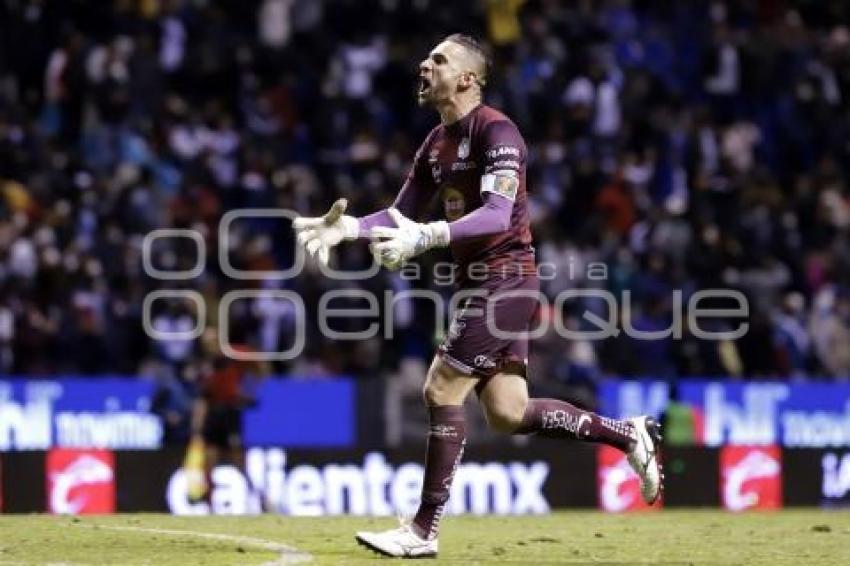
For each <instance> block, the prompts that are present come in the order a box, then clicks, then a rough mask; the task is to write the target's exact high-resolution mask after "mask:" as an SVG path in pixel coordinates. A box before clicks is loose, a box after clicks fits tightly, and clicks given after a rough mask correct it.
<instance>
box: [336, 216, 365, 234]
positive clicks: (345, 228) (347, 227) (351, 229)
mask: <svg viewBox="0 0 850 566" xmlns="http://www.w3.org/2000/svg"><path fill="white" fill-rule="evenodd" d="M339 225H340V227H341V228H342V237H343V238H344V239H346V240H356V239H357V238H359V237H360V220H358V219H357V218H354V217H353V216H348V215H343V216H340V217H339Z"/></svg>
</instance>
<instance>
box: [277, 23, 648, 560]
mask: <svg viewBox="0 0 850 566" xmlns="http://www.w3.org/2000/svg"><path fill="white" fill-rule="evenodd" d="M487 67H488V63H487V57H486V55H485V52H484V51H483V49H482V48H481V46H480V45H479V43H478V42H477V41H475V40H474V39H472V38H470V37H468V36H464V35H452V36H449V37H447V38H446V39H445V40H444V41H443V42H441V43H440V44H439V45H437V46H436V47H435V48H434V49H433V50H432V51H431V53H430V54H429V55H428V57H427V58H426V59H425V60H424V61H422V63H421V64H420V67H419V71H420V72H419V88H418V99H419V103H420V105H428V106H430V107H432V108H434V109H435V110H436V111H437V112H438V113H439V115H440V122H441V123H440V124H439V125H438V126H437V127H435V128H434V129H433V130H432V131H431V132H430V134H429V135H428V137H427V138H426V139H425V141H424V143H423V144H422V146H421V147H420V148H419V150H418V152H417V153H416V157H415V159H414V162H413V166H412V169H411V171H410V173H409V175H408V177H407V180H406V181H405V183H404V186H403V187H402V188H401V191H400V193H399V194H398V197H397V198H396V200H395V203H394V204H393V206H392V207H391V208H389V209H387V210H382V211H379V212H376V213H374V214H372V215H369V216H366V217H363V218H354V217H351V216H347V215H345V214H344V212H345V207H346V203H345V201H344V200H339V201H337V202H336V203H334V205H333V206H332V207H331V209H330V211H329V212H328V213H327V214H326V215H325V216H323V217H319V218H298V219H296V220H295V221H294V223H293V225H294V228H295V230H296V231H297V232H298V241H299V242H300V243H302V244H303V245H304V246H305V247H306V249H307V251H308V252H309V253H310V254H312V255H314V256H316V257H317V258H318V259H319V261H321V262H323V263H327V261H328V255H329V249H330V248H331V247H332V246H335V245H337V244H338V243H339V242H341V241H343V240H352V239H356V238H359V237H369V238H371V239H372V240H373V243H372V251H373V253H374V255H375V257H376V258H377V259H378V261H379V262H380V263H381V264H382V265H383V266H384V267H386V268H387V269H391V270H397V269H400V268H401V267H402V266H403V265H404V263H405V262H406V261H407V260H409V259H410V258H412V257H415V256H417V255H419V254H421V253H423V252H425V251H427V250H429V249H431V248H438V247H449V248H451V252H452V255H453V257H454V259H455V262H456V263H457V264H458V269H457V273H458V281H457V285H458V287H459V290H461V291H463V292H466V293H469V294H470V296H468V297H467V298H466V299H465V300H464V301H462V302H461V303H460V305H459V308H458V309H457V311H456V312H454V313H453V318H452V323H451V326H450V328H449V332H448V334H447V336H446V338H445V341H444V342H443V343H442V344H441V345H440V347H439V351H438V353H437V355H436V356H435V357H434V360H433V362H432V364H431V367H430V369H429V370H428V375H427V377H426V380H425V386H424V398H425V402H426V404H427V406H428V411H429V418H430V423H431V424H430V428H429V431H428V448H427V454H426V463H425V478H424V484H423V489H422V499H421V504H420V506H419V509H418V511H417V513H416V515H415V517H414V518H413V520H412V522H411V523H410V524H405V525H402V526H401V527H399V528H396V529H391V530H388V531H384V532H377V533H368V532H362V533H358V534H357V540H358V542H359V543H360V544H362V545H364V546H367V547H369V548H372V549H373V550H376V551H378V552H381V553H383V554H386V555H389V556H397V557H426V556H435V555H436V554H437V550H438V544H437V534H438V529H439V522H440V517H441V516H442V514H443V510H444V508H445V505H446V501H447V500H448V497H449V490H450V486H451V482H452V476H453V475H454V471H455V469H456V468H457V465H458V463H459V462H460V459H461V457H462V454H463V448H464V445H465V442H466V432H465V426H464V412H463V403H464V400H465V399H466V397H467V396H468V395H469V393H470V392H471V391H472V390H473V389H474V390H475V391H476V393H477V394H478V397H479V400H480V402H481V405H482V407H483V410H484V414H485V416H486V418H487V421H488V423H489V424H490V426H492V427H493V428H495V429H497V430H499V431H503V432H506V433H509V434H539V435H541V436H547V437H555V438H577V439H580V440H584V441H590V442H602V443H605V444H608V445H611V446H615V447H617V448H619V449H620V450H622V451H623V452H625V453H627V454H628V456H629V461H630V463H631V464H632V467H634V469H635V471H636V472H637V473H638V474H639V476H640V479H641V491H642V494H643V497H644V498H645V499H646V500H647V501H648V502H650V503H652V502H654V501H655V500H656V499H657V498H658V495H659V492H660V489H661V471H660V466H659V463H658V460H657V458H656V452H657V449H658V443H659V441H660V437H659V436H658V433H657V425H656V424H655V423H654V422H653V421H652V419H649V418H647V417H639V418H635V419H631V420H629V421H618V420H613V419H608V418H605V417H601V416H599V415H596V414H594V413H590V412H586V411H583V410H581V409H578V408H577V407H575V406H573V405H571V404H569V403H566V402H564V401H560V400H556V399H529V397H528V388H527V383H526V381H525V379H526V365H527V363H528V340H527V337H526V336H525V335H524V334H523V333H524V332H526V331H527V330H528V329H529V324H530V321H531V318H532V316H533V314H534V311H535V309H536V308H537V302H538V301H537V297H538V292H539V282H538V279H537V274H536V268H535V258H534V248H533V247H532V245H531V244H532V236H531V230H530V226H529V214H528V200H527V195H526V147H525V142H524V141H523V139H522V136H521V135H520V133H519V131H518V130H517V127H516V126H515V125H514V124H513V122H511V120H509V119H508V118H507V117H506V116H505V115H503V114H502V113H500V112H498V111H497V110H495V109H493V108H490V107H488V106H486V105H484V104H482V102H481V100H482V88H483V86H484V85H485V84H486V81H487ZM435 196H436V198H438V199H439V200H440V201H441V203H442V209H443V214H444V216H445V220H440V221H437V222H431V223H419V222H417V220H418V219H420V218H421V217H423V216H424V215H425V214H426V213H427V212H428V209H429V208H430V204H431V202H432V199H433V197H435Z"/></svg>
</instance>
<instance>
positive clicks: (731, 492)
mask: <svg viewBox="0 0 850 566" xmlns="http://www.w3.org/2000/svg"><path fill="white" fill-rule="evenodd" d="M720 492H721V497H722V500H723V506H724V507H725V508H726V509H728V510H730V511H744V510H747V509H779V508H780V507H782V460H781V457H780V453H779V446H777V445H772V446H724V447H723V448H722V449H721V451H720Z"/></svg>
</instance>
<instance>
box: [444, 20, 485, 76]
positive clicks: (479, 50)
mask: <svg viewBox="0 0 850 566" xmlns="http://www.w3.org/2000/svg"><path fill="white" fill-rule="evenodd" d="M444 41H451V42H452V43H457V44H458V45H462V46H463V47H465V48H466V49H469V50H470V51H472V52H473V53H475V54H476V55H478V56H479V57H481V60H482V61H483V62H484V76H481V77H477V79H478V84H479V85H481V86H482V87H483V86H485V85H486V84H487V78H488V77H489V76H490V69H491V67H492V65H493V63H492V60H491V58H490V53H489V51H488V49H487V48H486V47H485V46H484V44H483V43H481V42H480V41H478V40H477V39H475V38H474V37H472V36H471V35H466V34H463V33H453V34H451V35H450V36H448V37H446V39H445V40H444Z"/></svg>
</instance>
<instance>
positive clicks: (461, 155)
mask: <svg viewBox="0 0 850 566" xmlns="http://www.w3.org/2000/svg"><path fill="white" fill-rule="evenodd" d="M467 157H469V138H463V139H462V140H460V144H459V145H458V146H457V158H458V159H466V158H467Z"/></svg>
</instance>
